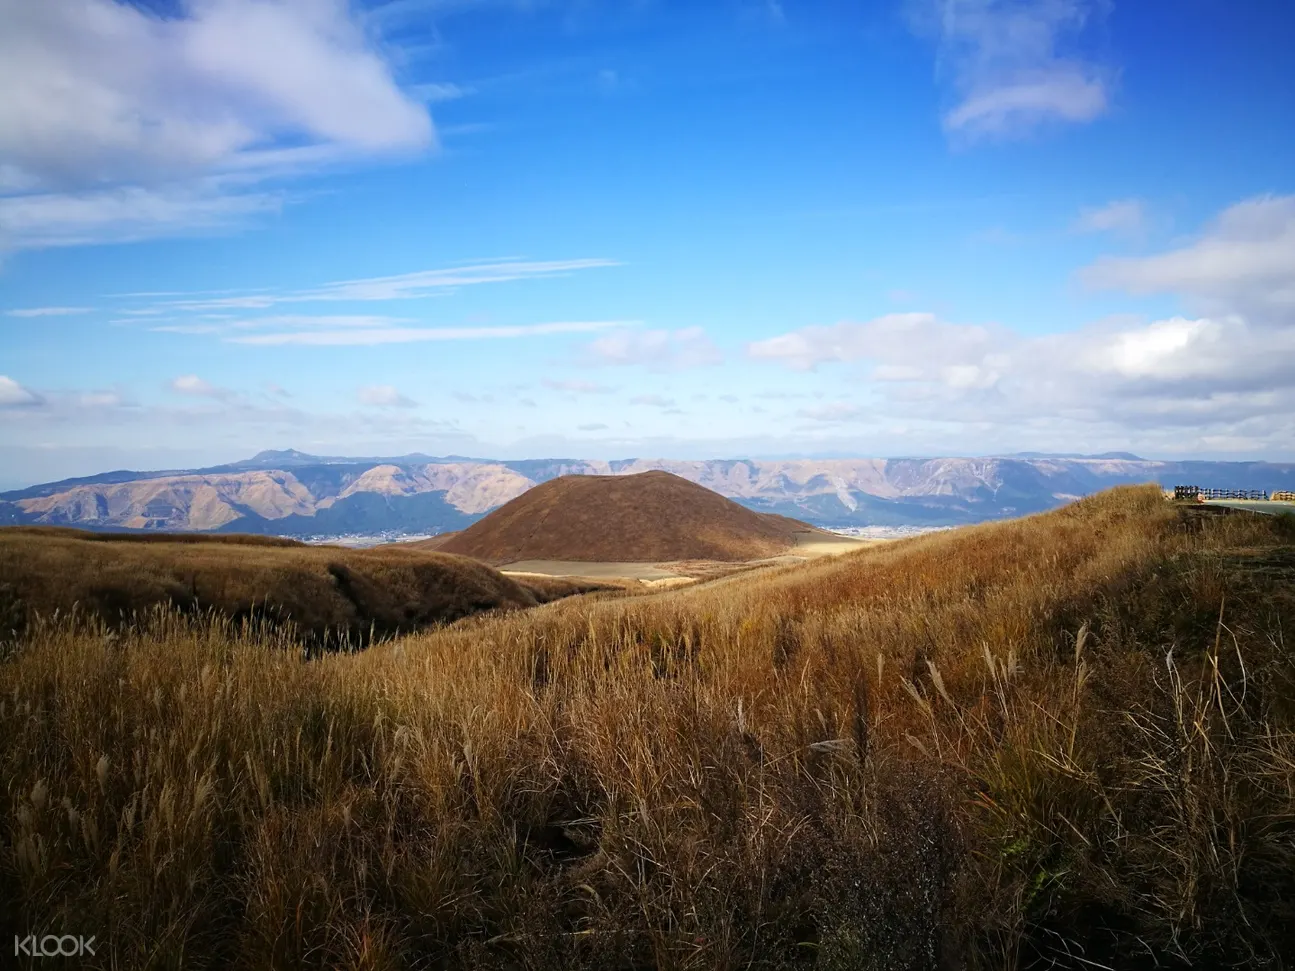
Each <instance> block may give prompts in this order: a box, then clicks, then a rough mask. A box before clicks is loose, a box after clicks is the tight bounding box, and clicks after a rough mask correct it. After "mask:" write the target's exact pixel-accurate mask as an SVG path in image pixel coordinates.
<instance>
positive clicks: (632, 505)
mask: <svg viewBox="0 0 1295 971" xmlns="http://www.w3.org/2000/svg"><path fill="white" fill-rule="evenodd" d="M797 532H800V533H806V532H815V530H814V529H813V527H811V526H809V525H807V524H805V523H801V522H797V521H796V520H793V519H787V518H785V517H783V516H769V515H764V514H761V513H756V512H752V511H751V510H749V509H746V508H744V507H743V506H741V505H739V504H738V503H736V502H733V501H732V500H731V499H725V498H724V497H723V496H721V495H719V494H718V493H715V492H712V491H711V490H709V489H707V488H705V487H704V486H699V485H697V484H696V483H693V482H689V481H688V480H687V479H684V478H681V477H680V476H677V475H672V474H671V473H669V472H641V473H638V474H636V475H616V476H612V475H567V476H562V477H561V478H557V479H551V480H550V481H548V482H544V483H541V484H540V485H537V486H535V487H534V488H533V489H530V490H529V491H527V492H525V493H523V494H522V495H520V496H518V497H517V498H516V499H513V500H512V501H511V502H508V503H505V504H504V505H503V506H501V507H500V508H498V509H496V510H495V511H494V512H492V513H490V514H489V515H487V516H486V517H485V518H484V519H482V520H480V521H478V522H476V523H474V524H473V525H471V526H468V527H467V528H465V529H463V530H462V531H460V532H458V533H456V534H455V535H453V536H451V537H449V538H448V539H446V540H445V541H443V542H442V543H440V545H439V547H438V548H439V549H440V550H442V551H444V552H446V553H460V554H463V555H464V556H473V557H476V558H477V559H480V560H485V561H486V562H488V563H497V564H503V563H513V562H517V561H519V560H577V561H585V562H607V561H612V562H642V563H653V562H661V561H670V560H729V561H735V560H753V559H758V558H760V557H767V556H774V555H776V554H778V553H782V552H785V551H786V550H787V549H788V548H790V547H791V546H792V545H794V543H795V538H796V534H797Z"/></svg>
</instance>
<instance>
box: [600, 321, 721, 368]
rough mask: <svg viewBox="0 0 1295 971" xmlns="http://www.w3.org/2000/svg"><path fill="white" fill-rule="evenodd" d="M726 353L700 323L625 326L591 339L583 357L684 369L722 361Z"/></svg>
mask: <svg viewBox="0 0 1295 971" xmlns="http://www.w3.org/2000/svg"><path fill="white" fill-rule="evenodd" d="M723 359H724V356H723V354H721V353H720V350H719V348H718V347H716V346H715V345H714V343H712V341H711V340H710V338H709V337H707V336H706V333H705V331H703V330H702V329H701V328H700V327H685V328H683V329H681V330H675V331H669V330H624V331H619V332H617V333H614V334H607V335H605V336H603V337H599V338H597V339H596V340H594V341H592V342H591V343H589V344H588V345H587V346H586V347H585V348H584V350H583V353H582V360H583V362H584V363H587V364H591V365H596V366H597V365H610V366H624V365H630V364H638V365H642V366H644V367H648V368H651V369H653V370H670V371H677V370H684V369H686V368H695V367H705V366H707V365H711V364H719V363H720V362H721V361H723Z"/></svg>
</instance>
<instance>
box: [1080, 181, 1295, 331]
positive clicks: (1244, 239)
mask: <svg viewBox="0 0 1295 971" xmlns="http://www.w3.org/2000/svg"><path fill="white" fill-rule="evenodd" d="M1081 279H1082V280H1083V281H1084V282H1085V283H1087V284H1088V285H1089V286H1092V287H1098V288H1105V289H1117V290H1126V291H1128V292H1130V293H1158V292H1161V293H1162V292H1171V293H1181V294H1183V295H1185V296H1187V297H1188V298H1190V299H1193V300H1195V301H1196V302H1197V303H1198V304H1199V306H1200V308H1201V309H1202V310H1204V311H1206V312H1210V313H1224V314H1226V313H1240V314H1242V315H1244V316H1245V317H1246V318H1247V319H1248V320H1249V321H1250V322H1251V323H1252V324H1255V325H1258V326H1263V325H1265V324H1266V323H1279V322H1280V323H1288V324H1295V196H1259V197H1258V198H1254V199H1248V200H1245V201H1244V202H1239V203H1237V204H1236V205H1233V206H1230V207H1229V208H1227V209H1225V210H1224V211H1223V212H1222V213H1221V214H1220V215H1219V216H1218V218H1217V219H1215V220H1214V222H1213V223H1212V224H1211V225H1210V226H1208V227H1207V229H1206V231H1205V232H1204V233H1203V234H1201V236H1200V237H1199V238H1197V239H1196V240H1195V241H1194V242H1191V243H1189V244H1187V245H1186V246H1182V247H1180V248H1178V249H1175V250H1171V251H1169V252H1167V253H1161V254H1158V255H1156V256H1145V257H1106V258H1104V259H1101V260H1098V261H1097V262H1096V263H1094V264H1093V265H1092V266H1090V267H1088V268H1087V269H1085V270H1084V271H1083V272H1082V273H1081Z"/></svg>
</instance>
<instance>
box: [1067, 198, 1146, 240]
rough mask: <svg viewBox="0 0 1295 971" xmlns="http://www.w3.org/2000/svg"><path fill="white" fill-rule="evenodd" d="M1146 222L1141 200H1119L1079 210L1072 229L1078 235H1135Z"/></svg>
mask: <svg viewBox="0 0 1295 971" xmlns="http://www.w3.org/2000/svg"><path fill="white" fill-rule="evenodd" d="M1146 221H1147V213H1146V207H1145V206H1143V204H1142V202H1141V200H1139V199H1119V200H1116V201H1115V202H1108V203H1107V204H1106V205H1104V206H1098V207H1096V208H1093V209H1083V210H1080V213H1079V218H1078V219H1076V220H1075V226H1074V228H1075V231H1076V232H1080V233H1112V232H1114V233H1137V232H1140V231H1141V230H1142V228H1143V227H1144V226H1145V225H1146Z"/></svg>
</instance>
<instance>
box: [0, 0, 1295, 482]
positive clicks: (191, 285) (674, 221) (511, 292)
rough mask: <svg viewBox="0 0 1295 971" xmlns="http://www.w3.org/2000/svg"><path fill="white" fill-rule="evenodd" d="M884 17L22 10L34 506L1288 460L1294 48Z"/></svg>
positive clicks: (399, 5)
mask: <svg viewBox="0 0 1295 971" xmlns="http://www.w3.org/2000/svg"><path fill="white" fill-rule="evenodd" d="M861 6H864V7H867V8H868V9H859V10H853V11H844V10H840V9H836V10H828V9H825V8H823V7H822V6H821V5H813V4H801V3H796V2H792V0H787V2H784V3H781V4H774V5H770V4H765V3H755V2H746V0H743V2H740V3H736V4H733V5H715V6H714V8H713V9H702V8H700V7H698V6H697V5H685V4H682V3H678V2H670V0H666V2H661V3H658V4H629V3H626V4H607V5H588V4H578V3H574V2H568V0H546V2H542V3H534V4H512V3H499V4H466V5H465V4H447V3H443V2H439V0H369V2H346V0H135V2H125V0H47V2H43V3H40V4H33V3H28V2H25V0H0V19H3V21H4V23H5V24H6V30H5V31H4V32H3V33H0V86H3V88H4V90H5V91H6V92H9V94H8V95H7V96H6V97H5V98H4V99H0V466H3V467H4V469H5V472H4V473H3V474H0V487H5V486H12V485H18V484H23V483H26V482H32V481H37V480H39V479H48V478H53V477H56V476H61V475H71V474H83V473H89V472H93V471H98V470H101V469H102V468H104V467H107V466H109V465H113V466H122V465H135V466H146V465H150V464H151V465H152V466H155V467H161V466H168V465H177V466H178V465H194V464H204V463H207V462H216V461H222V460H228V459H232V458H236V457H240V456H242V455H245V454H250V453H251V452H254V451H258V450H261V449H263V448H281V447H289V446H291V447H297V448H301V449H303V450H306V451H313V452H325V453H333V454H338V453H345V452H352V453H362V454H378V453H388V454H391V453H395V452H400V451H421V452H425V453H450V452H453V453H458V454H475V455H493V456H498V457H509V458H516V457H542V456H553V455H570V456H572V457H615V456H626V455H634V454H637V455H668V456H678V457H722V456H726V455H742V454H745V455H751V456H761V455H789V454H829V453H835V454H850V453H852V454H868V455H880V454H910V455H911V454H940V453H944V454H976V453H990V452H999V453H1001V452H1007V451H1021V450H1040V451H1092V452H1105V451H1112V450H1123V451H1135V452H1140V453H1144V454H1151V455H1157V456H1164V457H1189V456H1201V457H1219V458H1229V457H1230V458H1239V457H1253V458H1264V459H1277V460H1282V459H1284V460H1295V422H1291V421H1290V419H1289V416H1290V415H1291V414H1295V172H1292V170H1291V169H1290V167H1289V165H1288V164H1285V163H1284V160H1289V159H1290V158H1292V157H1295V80H1291V81H1285V82H1282V81H1281V80H1279V79H1281V78H1285V77H1289V73H1288V72H1284V71H1282V70H1281V69H1280V66H1281V65H1282V64H1283V63H1284V60H1283V59H1284V58H1285V56H1286V52H1287V51H1288V50H1289V49H1291V47H1292V46H1295V10H1292V9H1291V8H1290V7H1289V5H1285V4H1280V3H1276V2H1272V3H1268V2H1260V3H1256V4H1253V5H1247V7H1246V9H1245V10H1243V11H1238V10H1235V9H1229V10H1224V9H1221V8H1220V9H1217V10H1215V9H1204V8H1202V9H1199V10H1193V11H1191V12H1190V13H1184V12H1183V11H1182V10H1181V8H1180V7H1178V6H1177V5H1174V4H1172V3H1171V2H1169V0H1148V2H1147V3H1145V4H1138V5H1133V4H1130V3H1128V2H1120V0H1113V2H1112V0H896V2H895V3H894V4H893V5H890V6H887V5H861ZM521 38H525V41H526V42H525V43H524V44H523V43H519V40H520V39H521Z"/></svg>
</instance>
